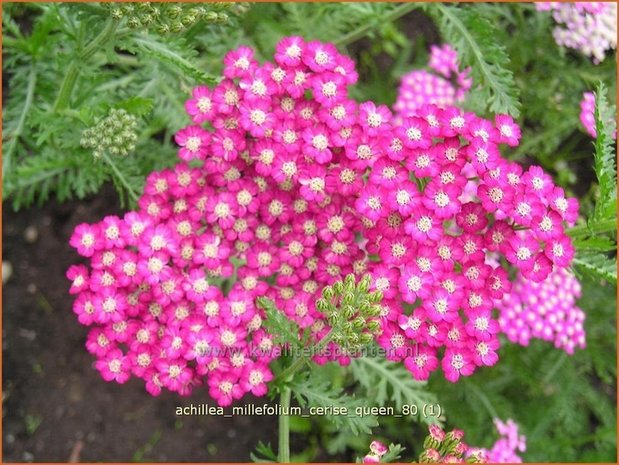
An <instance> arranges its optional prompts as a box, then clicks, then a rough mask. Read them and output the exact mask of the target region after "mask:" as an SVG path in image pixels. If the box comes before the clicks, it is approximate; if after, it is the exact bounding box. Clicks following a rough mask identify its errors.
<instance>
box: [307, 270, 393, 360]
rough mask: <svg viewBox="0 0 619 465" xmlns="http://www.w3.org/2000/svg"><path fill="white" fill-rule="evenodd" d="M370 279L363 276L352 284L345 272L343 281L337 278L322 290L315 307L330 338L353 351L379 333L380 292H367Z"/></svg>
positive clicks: (350, 276) (353, 278) (350, 275)
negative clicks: (325, 321) (328, 327)
mask: <svg viewBox="0 0 619 465" xmlns="http://www.w3.org/2000/svg"><path fill="white" fill-rule="evenodd" d="M371 283H372V282H371V278H370V276H369V275H365V276H364V277H363V278H361V280H360V281H359V282H358V283H356V282H355V275H354V274H349V275H348V276H346V278H345V279H344V281H337V282H336V283H334V284H333V285H332V286H326V287H324V288H323V290H322V298H321V299H319V300H318V302H316V308H317V309H318V310H319V311H320V312H322V313H323V314H324V315H325V316H326V317H327V321H328V322H329V325H330V326H331V327H332V328H333V331H334V333H333V341H334V342H335V343H336V344H337V345H339V346H340V347H341V348H342V349H343V350H345V351H347V352H350V353H354V352H356V351H358V350H360V349H361V348H362V347H363V346H365V345H367V344H369V343H370V342H372V340H373V339H374V336H375V335H377V334H380V332H381V330H380V323H379V321H378V317H379V316H380V312H381V307H380V302H381V300H382V298H383V295H382V292H380V291H373V292H370V286H371Z"/></svg>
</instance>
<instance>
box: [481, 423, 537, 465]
mask: <svg viewBox="0 0 619 465" xmlns="http://www.w3.org/2000/svg"><path fill="white" fill-rule="evenodd" d="M494 424H495V426H496V429H497V431H498V433H499V435H500V436H501V438H500V439H498V440H497V441H496V442H495V443H494V445H493V446H492V447H491V448H490V449H480V450H481V452H482V453H483V454H484V455H485V457H486V461H487V462H488V463H522V458H521V457H520V456H519V455H518V452H524V451H526V450H527V447H526V444H527V438H526V437H525V436H523V435H521V434H519V433H518V425H517V424H516V423H515V422H514V421H513V420H511V419H509V420H507V421H506V422H505V423H504V422H502V421H501V420H500V419H498V418H495V419H494Z"/></svg>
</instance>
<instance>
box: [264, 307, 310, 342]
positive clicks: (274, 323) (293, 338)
mask: <svg viewBox="0 0 619 465" xmlns="http://www.w3.org/2000/svg"><path fill="white" fill-rule="evenodd" d="M257 304H258V306H259V307H260V308H262V309H263V310H264V313H265V314H266V319H265V320H264V321H263V322H262V326H263V327H264V329H265V330H266V331H267V332H268V333H269V334H271V335H272V336H273V342H274V343H275V344H291V345H295V346H301V341H300V340H299V326H298V325H297V324H296V323H295V322H294V321H292V320H291V319H290V318H287V317H286V315H284V314H283V313H282V312H281V311H279V310H278V309H277V307H275V304H274V303H273V301H272V300H271V299H267V298H266V297H259V298H258V299H257Z"/></svg>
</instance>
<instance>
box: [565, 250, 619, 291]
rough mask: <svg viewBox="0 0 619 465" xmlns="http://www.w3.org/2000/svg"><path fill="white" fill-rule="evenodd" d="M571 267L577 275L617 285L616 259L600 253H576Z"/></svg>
mask: <svg viewBox="0 0 619 465" xmlns="http://www.w3.org/2000/svg"><path fill="white" fill-rule="evenodd" d="M573 265H574V267H575V268H576V271H577V272H578V273H579V274H581V275H582V274H584V275H589V276H592V277H595V278H598V279H602V280H605V281H609V282H611V283H615V284H617V258H616V257H615V258H610V257H609V256H608V254H603V253H601V252H590V251H578V252H577V254H576V256H575V257H574V261H573Z"/></svg>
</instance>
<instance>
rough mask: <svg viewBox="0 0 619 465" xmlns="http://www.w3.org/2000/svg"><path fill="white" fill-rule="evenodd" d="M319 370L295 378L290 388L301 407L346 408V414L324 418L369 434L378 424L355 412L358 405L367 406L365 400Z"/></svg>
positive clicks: (371, 417) (353, 431) (368, 417)
mask: <svg viewBox="0 0 619 465" xmlns="http://www.w3.org/2000/svg"><path fill="white" fill-rule="evenodd" d="M319 371H320V370H313V371H312V372H310V373H308V374H307V376H306V377H305V379H297V380H295V381H294V382H293V383H292V384H291V385H290V389H291V390H292V393H293V394H294V396H295V398H296V399H297V402H298V403H299V405H300V406H301V407H324V408H329V407H334V408H338V409H343V408H346V409H347V411H348V415H326V416H325V417H324V418H325V419H328V420H330V421H331V422H333V424H334V425H335V426H337V427H338V428H347V429H350V431H351V432H352V433H353V434H354V435H359V434H370V433H371V432H372V428H373V427H374V426H376V425H377V424H378V422H377V421H376V417H375V416H372V415H368V416H359V415H357V414H356V413H355V411H356V409H357V408H359V407H364V406H367V400H365V399H357V398H355V397H354V396H351V395H348V394H346V393H344V391H343V389H342V388H340V387H335V386H333V385H332V384H331V382H330V380H329V379H325V378H323V377H322V376H320V374H319Z"/></svg>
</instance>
